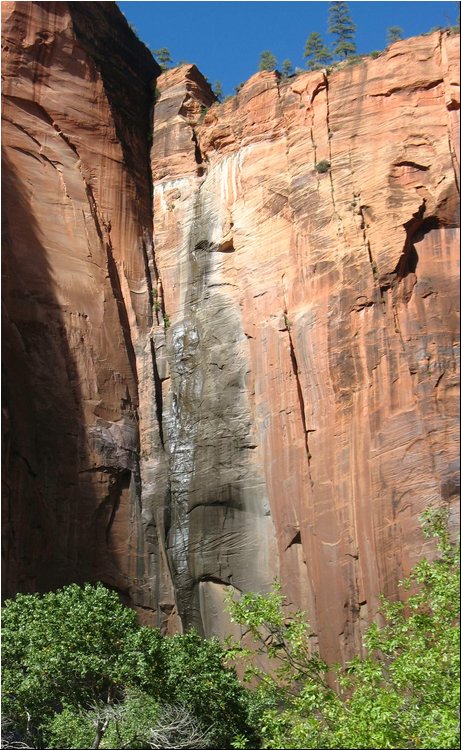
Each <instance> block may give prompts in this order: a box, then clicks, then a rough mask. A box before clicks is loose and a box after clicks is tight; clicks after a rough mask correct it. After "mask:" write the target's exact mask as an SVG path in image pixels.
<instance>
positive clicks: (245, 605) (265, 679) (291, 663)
mask: <svg viewBox="0 0 461 750" xmlns="http://www.w3.org/2000/svg"><path fill="white" fill-rule="evenodd" d="M422 520H423V531H424V533H425V535H426V536H434V537H435V538H437V539H438V558H437V559H436V560H433V561H432V562H429V561H427V560H422V561H421V562H419V563H418V564H417V565H416V566H415V567H414V568H413V570H412V572H411V573H410V576H409V577H408V579H406V580H405V581H403V582H402V584H401V585H402V587H403V588H404V589H412V590H415V587H416V593H412V594H411V595H410V596H409V597H408V598H407V600H406V602H405V603H403V602H390V601H387V600H385V599H382V609H381V614H382V616H383V618H384V625H383V626H382V627H379V626H378V625H376V624H373V625H371V626H370V628H369V629H368V632H367V634H366V637H365V646H366V648H367V652H368V655H367V656H366V657H365V658H363V659H361V658H359V657H357V658H356V659H354V660H353V661H351V662H349V663H348V664H347V665H346V667H345V668H343V669H341V668H340V667H338V666H336V667H328V666H327V665H326V664H325V663H324V662H323V661H322V660H321V659H319V657H318V656H317V655H316V654H315V653H312V651H311V649H310V646H309V636H310V635H311V634H312V631H311V629H310V627H309V625H308V623H307V620H306V618H305V616H304V615H303V613H302V612H296V613H295V614H293V615H291V616H287V613H286V612H285V611H284V609H283V602H284V597H283V596H282V595H281V593H280V587H279V586H278V585H277V586H275V587H274V589H273V591H272V592H271V593H270V594H268V595H265V596H263V595H260V594H246V595H244V596H242V597H241V598H240V600H239V601H234V600H233V599H232V598H229V599H228V605H227V606H228V608H229V611H230V613H231V618H232V620H233V621H234V622H236V623H238V624H239V625H240V627H242V628H244V629H245V630H246V631H248V632H249V633H250V634H251V636H252V638H253V642H254V643H255V644H256V646H255V647H254V648H242V645H241V644H240V643H238V642H235V641H234V642H232V640H230V641H229V647H230V650H229V656H230V657H231V658H232V659H237V658H238V659H240V660H243V663H244V665H246V673H245V676H246V679H252V680H253V681H254V680H255V679H256V680H259V685H258V687H257V688H256V689H255V690H254V691H253V713H252V720H253V722H254V723H255V725H256V727H257V728H258V729H259V732H260V734H261V736H262V743H261V745H260V747H262V748H351V749H352V748H417V747H418V748H449V749H451V748H459V740H460V738H459V713H458V712H459V698H460V682H459V677H460V674H459V672H460V669H459V543H458V544H456V545H455V544H452V543H451V542H450V539H449V535H448V531H447V511H446V510H445V509H444V508H440V509H437V510H429V511H427V512H426V513H425V514H424V516H423V519H422ZM256 656H259V657H261V656H265V657H266V659H267V658H269V659H270V661H271V664H272V670H271V673H270V674H268V673H265V672H264V671H263V670H262V669H261V668H258V667H257V666H256V661H255V657H256ZM328 674H330V680H328V679H327V677H328ZM333 680H335V681H336V686H337V690H333V688H332V687H331V684H332V682H333ZM240 746H243V745H240Z"/></svg>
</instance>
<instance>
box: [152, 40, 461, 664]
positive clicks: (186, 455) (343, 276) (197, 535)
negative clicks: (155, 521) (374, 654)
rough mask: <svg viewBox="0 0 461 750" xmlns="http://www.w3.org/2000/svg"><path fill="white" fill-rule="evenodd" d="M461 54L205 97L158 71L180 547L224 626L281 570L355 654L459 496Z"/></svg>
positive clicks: (180, 562)
mask: <svg viewBox="0 0 461 750" xmlns="http://www.w3.org/2000/svg"><path fill="white" fill-rule="evenodd" d="M458 48H459V37H452V36H446V35H442V36H441V35H440V34H433V35H431V36H427V37H421V38H416V39H412V40H410V41H408V40H406V41H404V42H399V43H397V44H395V45H393V46H392V48H391V49H390V50H389V52H388V53H387V54H385V55H382V56H381V57H380V58H379V59H377V60H367V61H366V62H364V63H363V64H359V65H356V66H346V67H343V68H342V69H341V70H338V71H336V72H333V73H331V74H329V75H327V74H326V73H325V72H316V73H306V74H303V75H299V76H297V77H295V78H290V79H288V80H280V79H279V77H278V76H277V74H275V73H259V74H256V75H255V76H253V78H251V79H250V80H249V81H248V82H247V83H246V84H245V85H244V86H243V88H242V89H241V90H240V92H239V94H238V96H237V97H234V98H233V99H232V100H230V101H228V102H226V103H224V104H222V105H217V104H214V105H213V106H212V107H211V108H210V109H208V110H207V107H208V106H209V104H210V99H209V89H208V87H207V85H206V83H205V82H204V81H203V79H202V78H201V77H200V75H199V74H198V71H197V70H196V69H195V68H193V67H191V66H184V67H182V68H180V69H176V70H174V71H170V72H168V73H166V74H165V75H163V76H162V77H161V78H160V79H159V81H158V87H159V90H160V97H159V99H158V102H157V104H156V107H155V112H154V139H153V149H152V157H151V158H152V173H153V181H154V244H155V258H156V265H157V269H158V275H159V278H160V280H161V284H160V285H159V290H160V291H159V295H160V296H161V300H160V304H159V307H160V308H161V310H163V311H164V312H165V314H166V316H167V323H168V328H167V330H166V336H165V343H164V342H163V339H162V344H161V346H162V351H164V353H165V356H166V360H167V362H168V366H169V371H168V376H166V377H169V379H165V381H164V383H163V394H164V399H163V403H164V408H165V410H164V431H165V440H166V442H167V450H168V453H169V455H170V481H171V489H172V494H171V503H172V505H171V508H172V513H173V515H172V516H171V518H170V523H171V526H170V527H169V544H170V546H171V550H172V553H171V554H172V559H173V560H174V561H175V562H174V575H175V576H176V591H177V595H178V596H179V598H180V600H181V601H182V607H183V608H184V609H183V611H184V613H187V615H186V617H187V619H192V621H194V622H196V620H197V619H200V618H201V621H202V623H203V624H204V627H205V631H206V632H216V630H218V631H219V629H220V628H221V627H222V626H221V620H220V615H219V606H218V605H217V604H216V602H217V601H218V600H219V597H220V585H221V588H222V584H224V583H230V584H232V585H234V586H235V587H236V588H237V589H244V590H246V589H248V588H250V589H252V588H257V587H258V588H264V587H265V586H267V583H268V580H270V578H272V577H273V576H275V575H278V576H280V578H281V580H282V582H283V585H284V590H285V592H286V593H287V595H288V598H289V600H290V601H292V602H294V603H296V604H297V605H298V606H301V607H304V608H306V609H307V610H308V611H309V614H310V620H311V623H312V625H313V628H314V630H315V632H316V633H317V634H318V639H319V644H320V648H321V650H322V652H323V654H324V655H325V656H326V657H327V658H329V659H330V658H344V657H348V656H351V654H352V653H353V652H356V651H357V650H358V649H360V641H361V635H362V632H363V628H364V626H366V624H367V622H368V621H369V618H370V617H371V616H373V615H374V614H375V613H376V610H377V607H378V597H379V594H380V592H384V593H386V594H389V595H393V594H395V591H396V586H397V582H398V580H399V579H401V578H402V576H403V575H404V574H405V573H406V572H408V570H409V568H410V567H411V565H412V564H413V563H414V562H415V561H416V560H417V559H418V558H419V557H420V556H421V554H423V553H424V552H425V548H424V542H423V539H422V536H421V533H420V529H419V521H418V517H419V516H420V514H421V512H422V511H423V509H424V508H425V507H426V506H427V505H429V504H430V503H431V502H439V501H440V499H443V501H447V502H448V501H451V500H453V499H454V497H455V495H456V492H457V489H458V486H459V479H458V477H459V474H458V459H457V450H458V448H457V445H458V422H457V419H458V385H459V380H458V378H459V369H458V368H459V359H458V358H459V351H458V348H457V342H458V325H459V318H458V313H459V305H458V292H457V278H458V273H459V266H458V260H457V258H458V242H459V228H458V227H459V213H458V210H459V209H458V206H459V195H458V183H457V166H458V159H459V154H458V152H457V150H456V149H457V148H458V142H459V109H458V107H459V103H458V102H459V89H458V80H459V79H458V72H457V69H456V61H457V59H458ZM322 162H325V164H323V165H322ZM316 165H318V166H317V168H316ZM160 296H159V299H160ZM161 319H162V315H161V314H160V313H159V324H160V323H161ZM426 551H427V550H426ZM210 613H211V615H212V619H211V620H210ZM217 613H218V614H217ZM199 614H200V617H199Z"/></svg>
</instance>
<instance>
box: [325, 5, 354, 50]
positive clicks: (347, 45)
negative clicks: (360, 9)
mask: <svg viewBox="0 0 461 750" xmlns="http://www.w3.org/2000/svg"><path fill="white" fill-rule="evenodd" d="M356 28H357V27H356V25H355V23H353V21H352V18H351V15H350V11H349V6H348V4H347V3H344V2H334V3H330V7H329V15H328V33H329V34H332V35H333V36H334V37H336V41H335V45H334V47H333V52H334V54H335V55H337V56H338V57H347V56H348V55H353V54H354V53H355V50H356V47H355V42H354V41H353V39H354V37H355V32H356Z"/></svg>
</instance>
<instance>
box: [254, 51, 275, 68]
mask: <svg viewBox="0 0 461 750" xmlns="http://www.w3.org/2000/svg"><path fill="white" fill-rule="evenodd" d="M276 67H277V58H276V57H275V56H274V55H273V54H272V52H270V51H269V50H267V49H266V50H264V52H261V55H260V57H259V65H258V70H275V68H276Z"/></svg>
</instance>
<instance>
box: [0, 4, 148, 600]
mask: <svg viewBox="0 0 461 750" xmlns="http://www.w3.org/2000/svg"><path fill="white" fill-rule="evenodd" d="M2 17H3V24H2V30H3V74H4V83H3V110H2V115H3V129H2V159H3V168H2V181H3V191H2V195H3V228H4V235H3V385H4V399H3V431H4V436H3V514H4V515H3V525H2V528H3V538H4V543H3V550H4V552H5V556H6V559H5V561H4V567H3V571H4V586H3V593H4V595H11V594H13V593H15V592H16V591H18V590H20V591H31V590H32V591H34V590H39V591H43V590H46V589H49V588H53V587H56V586H58V585H62V584H64V583H68V582H69V581H72V580H77V581H84V580H88V579H90V580H95V579H102V580H104V581H105V582H106V583H107V584H109V585H111V586H113V587H114V588H116V589H118V590H119V591H121V592H122V593H123V594H125V595H126V597H127V598H128V599H129V600H130V601H135V602H137V601H138V599H139V598H140V597H141V600H142V601H144V600H145V599H146V596H145V595H144V594H143V593H140V591H139V590H140V589H142V588H143V585H144V584H145V582H146V581H147V580H148V579H149V577H150V576H149V575H148V574H147V572H146V566H148V564H149V553H148V550H147V548H146V541H145V533H144V530H143V528H142V523H141V513H142V508H141V505H140V482H141V478H140V473H139V434H138V425H139V421H140V419H141V418H143V417H141V413H140V409H139V392H140V390H141V389H142V388H144V382H145V380H146V378H147V379H148V380H149V381H150V379H151V375H152V361H151V352H150V350H149V349H147V350H146V340H147V338H146V337H147V333H148V331H149V330H150V325H151V322H152V321H151V305H150V293H149V265H151V264H152V260H151V258H152V211H151V176H150V170H149V166H148V154H149V145H150V117H151V102H152V91H153V81H154V77H155V75H157V74H158V73H159V68H158V66H157V65H156V63H154V61H153V59H152V56H151V55H150V53H149V52H148V50H147V49H146V48H145V47H144V45H142V44H141V43H140V42H138V41H137V40H136V38H135V37H134V35H133V33H132V32H131V30H130V29H129V27H128V25H127V23H126V22H125V20H124V18H123V16H122V14H121V13H120V11H118V9H117V7H116V6H115V4H112V3H62V2H57V3H52V2H44V3H7V2H6V3H2ZM147 418H149V417H147ZM138 589H139V590H138ZM147 598H148V597H147Z"/></svg>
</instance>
